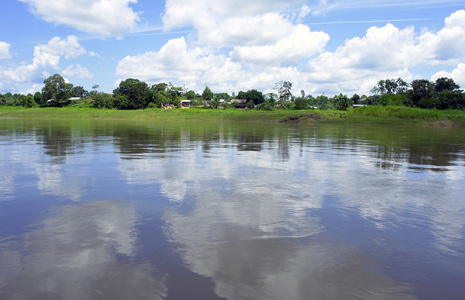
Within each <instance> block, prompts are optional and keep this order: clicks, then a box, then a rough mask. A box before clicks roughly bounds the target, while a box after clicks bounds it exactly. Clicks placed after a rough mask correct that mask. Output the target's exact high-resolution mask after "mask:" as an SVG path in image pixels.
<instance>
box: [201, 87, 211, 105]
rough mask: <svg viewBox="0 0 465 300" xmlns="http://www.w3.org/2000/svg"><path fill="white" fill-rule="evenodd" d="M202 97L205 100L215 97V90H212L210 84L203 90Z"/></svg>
mask: <svg viewBox="0 0 465 300" xmlns="http://www.w3.org/2000/svg"><path fill="white" fill-rule="evenodd" d="M202 98H203V99H204V100H205V101H210V100H211V99H213V92H212V91H211V90H210V88H209V87H208V86H206V87H205V89H204V90H203V93H202Z"/></svg>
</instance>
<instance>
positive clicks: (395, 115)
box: [0, 106, 465, 126]
mask: <svg viewBox="0 0 465 300" xmlns="http://www.w3.org/2000/svg"><path fill="white" fill-rule="evenodd" d="M0 118H3V119H7V118H15V119H19V118H22V119H57V120H60V119H61V120H66V119H69V120H73V119H88V120H137V121H181V120H197V121H218V120H231V121H244V122H272V123H278V122H280V123H289V124H308V123H314V122H330V123H335V122H337V123H340V122H342V123H344V122H347V123H385V124H391V123H392V124H427V125H438V126H457V125H461V126H465V111H458V110H453V111H451V110H447V111H439V110H427V109H418V108H409V107H394V106H386V107H384V106H367V107H360V108H357V109H353V110H350V111H331V110H300V111H299V110H274V111H259V110H238V109H226V110H223V109H195V108H191V109H169V110H164V109H144V110H114V109H95V108H18V107H0Z"/></svg>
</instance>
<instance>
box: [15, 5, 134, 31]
mask: <svg viewBox="0 0 465 300" xmlns="http://www.w3.org/2000/svg"><path fill="white" fill-rule="evenodd" d="M20 1H21V2H24V3H27V4H28V5H29V8H30V11H31V12H32V13H33V14H34V15H36V16H39V17H40V18H42V19H44V20H45V21H47V22H51V23H55V24H59V25H66V26H69V27H73V28H75V29H77V30H80V31H83V32H88V33H95V34H99V35H101V36H103V37H106V36H121V35H122V34H124V33H125V32H128V31H130V30H132V29H134V28H135V27H136V25H137V23H138V22H139V20H140V19H139V16H138V14H137V13H136V12H134V11H133V9H132V8H131V7H129V5H130V4H131V3H136V2H137V0H20Z"/></svg>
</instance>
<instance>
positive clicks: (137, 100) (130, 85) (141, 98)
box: [113, 78, 151, 109]
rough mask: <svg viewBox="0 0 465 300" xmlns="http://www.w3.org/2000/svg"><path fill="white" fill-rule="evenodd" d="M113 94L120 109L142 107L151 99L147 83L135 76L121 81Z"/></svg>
mask: <svg viewBox="0 0 465 300" xmlns="http://www.w3.org/2000/svg"><path fill="white" fill-rule="evenodd" d="M113 94H114V95H115V99H114V100H115V102H116V103H117V108H119V109H142V108H145V107H146V106H147V104H148V103H149V102H150V101H151V92H150V89H149V86H148V85H147V83H145V82H143V81H140V80H139V79H134V78H128V79H126V80H124V81H121V82H120V84H119V86H118V87H117V88H116V89H115V90H113ZM121 96H124V97H121Z"/></svg>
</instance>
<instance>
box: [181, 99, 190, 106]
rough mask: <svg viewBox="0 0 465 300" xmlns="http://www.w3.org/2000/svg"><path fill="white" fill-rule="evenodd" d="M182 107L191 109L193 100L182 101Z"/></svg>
mask: <svg viewBox="0 0 465 300" xmlns="http://www.w3.org/2000/svg"><path fill="white" fill-rule="evenodd" d="M181 107H182V108H189V107H191V100H181Z"/></svg>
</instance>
